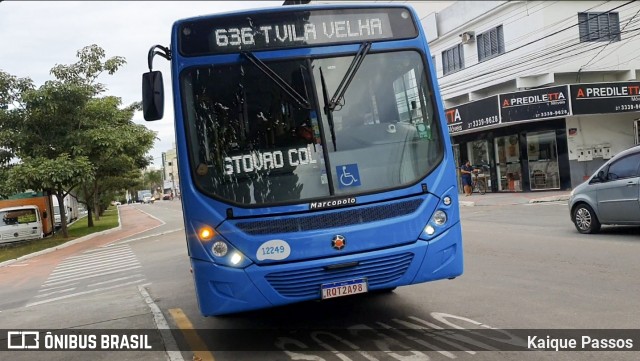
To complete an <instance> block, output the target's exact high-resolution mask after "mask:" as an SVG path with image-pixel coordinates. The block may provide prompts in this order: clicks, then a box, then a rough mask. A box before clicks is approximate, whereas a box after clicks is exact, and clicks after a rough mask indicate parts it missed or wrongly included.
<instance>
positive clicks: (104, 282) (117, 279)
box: [87, 273, 145, 287]
mask: <svg viewBox="0 0 640 361" xmlns="http://www.w3.org/2000/svg"><path fill="white" fill-rule="evenodd" d="M136 277H143V279H145V278H144V276H143V275H142V274H140V273H138V274H135V275H133V276H129V277H120V278H114V279H112V280H108V281H103V282H98V283H92V284H90V285H87V287H94V286H99V285H104V284H107V283H113V282H118V281H124V280H128V279H131V278H136Z"/></svg>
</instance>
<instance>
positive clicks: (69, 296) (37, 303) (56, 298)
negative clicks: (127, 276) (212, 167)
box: [24, 280, 143, 307]
mask: <svg viewBox="0 0 640 361" xmlns="http://www.w3.org/2000/svg"><path fill="white" fill-rule="evenodd" d="M142 281H143V280H137V281H133V282H126V283H120V284H117V285H114V286H109V287H103V288H94V289H92V290H89V291H82V292H76V293H70V294H68V295H64V296H60V297H54V298H50V299H48V300H42V301H37V302H33V303H29V304H27V305H26V306H24V307H32V306H37V305H41V304H44V303H49V302H53V301H60V300H64V299H66V298H71V297H76V296H81V295H86V294H89V293H96V292H100V291H106V290H111V289H114V288H118V287H123V286H127V285H133V284H136V283H140V282H142Z"/></svg>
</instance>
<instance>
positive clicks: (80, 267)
mask: <svg viewBox="0 0 640 361" xmlns="http://www.w3.org/2000/svg"><path fill="white" fill-rule="evenodd" d="M131 260H133V261H137V260H138V259H137V258H136V256H135V255H133V254H132V255H130V256H126V257H120V258H118V259H113V260H105V261H102V262H93V263H87V264H83V265H77V266H74V267H63V268H60V267H57V268H56V269H54V270H53V273H51V276H53V275H56V274H61V273H69V272H81V271H82V270H85V269H93V268H96V267H102V266H103V265H110V264H116V263H121V262H124V261H131Z"/></svg>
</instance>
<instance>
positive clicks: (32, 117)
mask: <svg viewBox="0 0 640 361" xmlns="http://www.w3.org/2000/svg"><path fill="white" fill-rule="evenodd" d="M77 57H78V58H79V60H78V62H76V63H75V64H71V65H56V66H55V67H53V68H52V69H51V73H52V74H53V75H54V77H55V80H50V81H47V82H45V84H43V85H42V86H41V87H39V88H37V89H36V88H35V87H34V86H33V83H32V81H31V80H30V79H28V78H16V77H15V76H12V75H9V74H7V73H4V72H2V71H0V149H3V152H0V174H3V175H4V176H5V177H4V178H2V180H3V181H4V184H0V192H7V191H11V190H16V189H17V190H24V189H27V188H31V189H43V190H45V191H49V192H51V194H53V195H55V196H56V197H57V198H58V201H59V205H60V214H61V220H62V232H63V235H64V236H65V237H68V232H67V226H66V217H65V207H64V206H63V204H64V202H63V199H64V197H65V196H66V195H67V194H68V193H69V192H71V191H72V190H73V189H75V188H76V187H82V188H83V189H84V188H85V187H87V185H88V184H92V185H93V186H92V187H88V188H90V189H92V192H90V193H91V194H90V196H91V197H89V198H88V197H86V196H87V194H86V192H85V198H84V200H85V202H86V203H87V206H88V209H91V208H93V209H97V208H96V204H97V203H98V202H97V199H99V194H100V182H101V181H102V179H103V177H105V178H108V177H116V178H117V177H122V176H123V175H126V174H129V176H130V174H131V171H132V170H134V169H136V168H137V169H140V168H143V167H145V166H146V165H148V164H149V162H150V159H148V158H146V157H145V156H144V154H145V153H146V152H147V151H148V150H149V149H151V147H152V146H153V140H154V138H155V133H154V132H152V131H150V130H148V129H146V128H145V127H143V126H139V125H136V124H134V123H133V122H132V121H131V119H132V117H133V112H134V111H135V110H136V109H139V105H138V104H132V105H130V106H128V107H126V108H124V109H120V106H121V100H120V99H119V98H117V97H99V95H100V94H102V93H103V92H104V91H105V90H106V87H105V86H104V85H103V84H101V83H98V82H97V79H98V77H99V76H100V75H101V74H102V73H103V72H107V73H109V74H114V73H115V72H116V71H117V70H118V69H119V68H120V67H121V66H122V65H123V64H125V60H124V58H122V57H112V58H109V59H106V60H105V52H104V50H103V49H102V48H100V47H98V46H97V45H91V46H88V47H85V48H83V49H81V50H80V51H78V53H77ZM142 128H144V129H142ZM125 178H126V177H125ZM112 180H113V179H111V180H110V181H112ZM105 184H109V183H108V182H107V183H105ZM113 187H114V186H109V187H108V188H113ZM124 187H126V184H124V185H123V186H122V187H121V189H123V188H124ZM91 204H92V205H93V206H90V205H91ZM89 219H90V222H91V220H92V218H91V216H90V217H89Z"/></svg>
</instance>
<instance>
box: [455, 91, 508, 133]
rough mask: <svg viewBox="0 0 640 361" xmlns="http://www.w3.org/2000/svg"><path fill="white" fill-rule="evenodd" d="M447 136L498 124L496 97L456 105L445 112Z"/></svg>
mask: <svg viewBox="0 0 640 361" xmlns="http://www.w3.org/2000/svg"><path fill="white" fill-rule="evenodd" d="M445 115H446V117H447V125H448V126H449V134H455V133H458V132H462V131H465V130H469V129H476V128H481V127H486V126H489V125H495V124H498V123H500V112H499V108H498V96H497V95H495V96H492V97H488V98H484V99H481V100H476V101H473V102H470V103H466V104H462V105H458V106H457V107H454V108H449V109H447V110H446V111H445Z"/></svg>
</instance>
